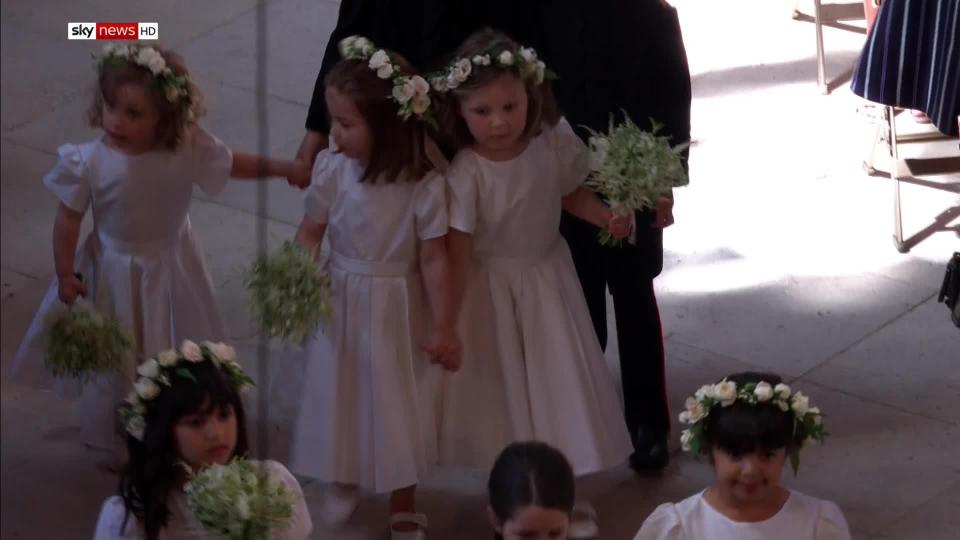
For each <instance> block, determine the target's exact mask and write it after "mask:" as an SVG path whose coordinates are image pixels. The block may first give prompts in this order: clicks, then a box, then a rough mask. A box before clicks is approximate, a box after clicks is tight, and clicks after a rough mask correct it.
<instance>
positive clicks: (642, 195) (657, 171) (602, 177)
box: [586, 113, 690, 245]
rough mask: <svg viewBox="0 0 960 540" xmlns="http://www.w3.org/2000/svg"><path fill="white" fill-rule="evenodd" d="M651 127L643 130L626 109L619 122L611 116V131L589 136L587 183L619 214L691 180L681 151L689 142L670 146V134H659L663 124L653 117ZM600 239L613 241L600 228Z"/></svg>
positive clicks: (649, 203) (649, 204)
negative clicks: (616, 122)
mask: <svg viewBox="0 0 960 540" xmlns="http://www.w3.org/2000/svg"><path fill="white" fill-rule="evenodd" d="M650 123H651V126H652V130H651V131H649V132H648V131H643V130H642V129H640V128H639V127H638V126H637V125H636V124H634V123H633V121H632V120H630V117H629V116H627V115H626V113H624V121H623V123H621V124H619V125H614V124H613V119H612V118H611V120H610V128H609V130H608V133H606V134H603V133H596V132H593V135H592V136H591V137H590V141H589V142H590V170H591V174H590V177H589V178H588V179H587V181H586V185H587V187H589V188H591V189H593V190H594V191H597V192H599V193H601V194H603V195H604V196H606V197H607V199H608V201H609V203H610V209H611V210H612V211H613V212H614V213H616V214H618V215H629V214H630V212H633V211H634V210H640V209H643V208H653V207H654V205H655V204H656V201H657V197H659V196H661V195H664V194H667V193H669V192H670V190H671V189H672V188H675V187H680V186H685V185H687V184H689V183H690V178H689V177H688V176H687V171H686V170H685V169H684V167H683V161H682V159H681V153H682V152H683V151H684V149H686V147H687V146H688V144H687V143H683V144H679V145H676V146H670V141H669V138H668V137H665V136H662V135H657V132H659V131H660V128H661V127H662V125H661V124H658V123H657V122H656V121H653V120H652V119H651V122H650ZM600 243H602V244H605V245H607V244H611V243H614V241H613V240H612V239H611V238H610V235H609V234H608V233H607V231H601V232H600Z"/></svg>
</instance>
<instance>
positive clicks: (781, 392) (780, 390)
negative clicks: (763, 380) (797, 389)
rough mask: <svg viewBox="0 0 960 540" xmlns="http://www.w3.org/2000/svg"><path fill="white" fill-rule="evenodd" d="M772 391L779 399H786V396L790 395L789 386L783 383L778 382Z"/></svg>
mask: <svg viewBox="0 0 960 540" xmlns="http://www.w3.org/2000/svg"><path fill="white" fill-rule="evenodd" d="M773 392H774V393H775V394H777V397H779V398H780V399H787V398H788V397H790V387H789V386H787V385H785V384H783V383H780V384H778V385H776V386H774V387H773Z"/></svg>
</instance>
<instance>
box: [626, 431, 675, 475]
mask: <svg viewBox="0 0 960 540" xmlns="http://www.w3.org/2000/svg"><path fill="white" fill-rule="evenodd" d="M638 431H639V430H638ZM669 463H670V451H669V448H668V447H667V436H666V435H646V436H645V434H644V433H642V432H640V433H638V434H637V445H636V449H635V450H634V451H633V454H631V455H630V468H631V469H633V470H634V471H635V472H638V473H640V472H651V471H659V470H662V469H663V468H665V467H666V466H667V465H668V464H669Z"/></svg>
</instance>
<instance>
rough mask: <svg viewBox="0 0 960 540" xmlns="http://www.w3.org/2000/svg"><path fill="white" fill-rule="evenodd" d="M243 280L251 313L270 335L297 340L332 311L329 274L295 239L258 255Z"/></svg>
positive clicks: (325, 318)
mask: <svg viewBox="0 0 960 540" xmlns="http://www.w3.org/2000/svg"><path fill="white" fill-rule="evenodd" d="M246 283H247V289H248V291H249V292H250V304H251V306H252V308H253V314H254V317H255V318H256V319H257V321H258V322H259V323H260V325H261V326H262V327H263V328H264V330H266V332H267V333H268V334H269V335H271V336H279V337H282V338H285V339H288V340H290V341H293V342H299V341H301V340H302V339H303V338H304V337H306V336H307V335H308V334H309V333H310V332H312V331H313V329H314V328H316V326H317V324H318V323H319V322H320V321H321V320H329V318H330V316H331V315H332V312H333V309H332V306H331V305H330V276H328V275H327V274H326V272H324V271H322V270H321V269H320V268H319V267H318V266H317V264H316V263H315V262H314V261H313V258H312V257H311V256H310V254H309V253H308V252H307V251H306V250H304V249H303V248H301V247H300V246H299V245H298V244H296V243H295V242H291V241H286V242H284V243H283V246H282V247H281V248H280V251H279V252H278V253H276V254H274V255H271V256H267V257H261V258H259V259H257V261H256V262H255V263H254V264H253V267H252V268H251V269H250V271H249V273H248V275H247V282H246Z"/></svg>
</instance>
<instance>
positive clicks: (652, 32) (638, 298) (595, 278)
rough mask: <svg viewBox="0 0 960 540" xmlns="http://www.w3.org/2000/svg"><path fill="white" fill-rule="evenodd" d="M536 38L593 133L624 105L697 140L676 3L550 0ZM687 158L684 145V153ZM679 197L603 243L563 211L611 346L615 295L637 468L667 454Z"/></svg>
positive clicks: (677, 138)
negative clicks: (669, 258) (668, 265)
mask: <svg viewBox="0 0 960 540" xmlns="http://www.w3.org/2000/svg"><path fill="white" fill-rule="evenodd" d="M536 18H537V19H536V21H537V22H536V28H537V30H536V32H537V34H536V36H535V37H534V41H535V43H536V45H537V48H538V51H539V52H540V54H541V57H542V58H544V60H545V62H546V63H547V65H548V67H549V68H550V69H552V70H554V71H555V72H556V73H557V74H558V78H557V80H556V81H554V90H555V92H556V96H557V99H558V101H559V103H560V108H561V110H562V111H563V112H564V115H565V116H566V117H567V119H568V120H569V122H570V124H571V125H572V126H574V127H575V129H577V131H578V134H579V135H580V136H581V137H582V138H583V139H584V140H586V139H587V137H588V136H589V132H588V131H587V129H586V128H587V127H589V128H590V129H593V130H596V131H606V129H607V127H608V124H609V122H610V117H611V115H614V116H616V117H620V118H622V113H623V112H624V111H625V112H626V114H627V115H629V116H630V118H631V119H633V121H634V122H636V123H637V124H638V125H639V126H640V127H641V128H643V129H649V128H650V118H653V119H655V120H656V121H657V122H659V123H661V124H663V130H662V133H663V134H665V135H667V136H669V137H670V138H671V143H672V144H679V143H684V142H688V141H689V140H690V102H691V91H690V72H689V69H688V67H687V58H686V51H685V49H684V46H683V38H682V36H681V33H680V25H679V21H678V18H677V12H676V10H675V9H674V8H673V7H672V6H670V5H669V4H667V3H666V2H664V1H663V0H593V1H591V2H581V1H577V0H568V1H561V0H556V1H550V0H547V1H543V2H540V5H539V9H538V10H537V13H536ZM684 166H686V153H684ZM672 209H673V199H672V196H669V197H663V198H661V199H660V200H659V201H658V203H657V207H656V209H655V210H648V211H641V212H637V214H636V216H635V217H636V228H637V237H636V244H635V245H628V244H626V243H625V244H624V245H623V246H622V247H605V246H602V245H600V244H599V243H598V242H597V240H596V237H597V232H598V231H597V228H596V227H594V226H593V225H591V224H589V223H587V222H585V221H582V220H580V219H578V218H576V217H574V216H572V215H570V214H564V216H563V219H562V221H561V226H560V227H561V232H562V233H563V235H564V237H565V238H566V239H567V242H568V243H569V245H570V249H571V251H572V252H573V258H574V262H575V263H576V267H577V273H578V274H579V277H580V282H581V284H582V286H583V291H584V295H585V296H586V298H587V304H588V306H589V308H590V316H591V318H592V319H593V324H594V328H595V329H596V332H597V336H598V337H599V338H600V343H601V344H602V345H603V346H604V348H606V342H607V319H606V292H605V290H606V288H607V287H609V288H610V293H611V295H612V296H613V302H614V311H615V315H616V325H617V326H616V328H617V340H618V344H619V353H620V366H621V372H622V378H623V393H624V401H625V408H626V415H625V416H626V421H627V427H628V429H629V430H630V433H631V434H632V437H633V442H634V448H635V452H634V454H633V455H632V456H631V458H630V463H631V465H632V466H633V468H634V469H636V470H646V469H659V468H662V467H664V466H666V464H667V462H668V454H667V435H668V431H669V427H670V418H669V411H668V407H667V398H666V383H665V366H664V348H663V336H662V329H661V323H660V314H659V311H658V309H657V300H656V297H655V295H654V289H653V279H654V278H655V277H656V276H657V275H659V274H660V272H661V270H662V268H663V228H664V227H667V226H669V225H670V224H672V223H673V213H672Z"/></svg>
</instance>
